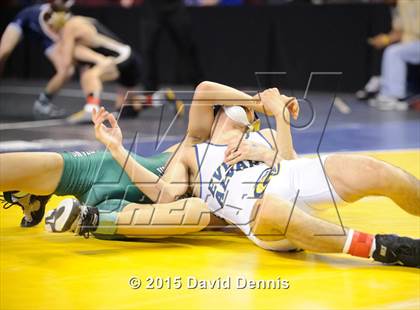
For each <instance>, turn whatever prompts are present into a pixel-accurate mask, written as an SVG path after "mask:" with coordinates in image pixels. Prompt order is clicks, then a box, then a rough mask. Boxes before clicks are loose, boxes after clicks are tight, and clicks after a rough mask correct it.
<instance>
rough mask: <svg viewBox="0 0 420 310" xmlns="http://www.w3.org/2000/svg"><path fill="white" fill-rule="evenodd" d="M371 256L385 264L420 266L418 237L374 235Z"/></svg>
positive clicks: (419, 242) (419, 240)
mask: <svg viewBox="0 0 420 310" xmlns="http://www.w3.org/2000/svg"><path fill="white" fill-rule="evenodd" d="M375 242H376V248H375V251H374V252H373V254H372V258H373V259H374V260H376V261H378V262H381V263H385V264H395V265H402V266H408V267H417V268H419V267H420V239H412V238H408V237H399V236H397V235H376V236H375Z"/></svg>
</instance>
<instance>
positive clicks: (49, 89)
mask: <svg viewBox="0 0 420 310" xmlns="http://www.w3.org/2000/svg"><path fill="white" fill-rule="evenodd" d="M46 56H47V58H48V59H49V60H50V62H51V63H52V64H53V66H54V69H55V74H54V76H53V77H52V78H51V79H50V80H49V81H48V83H47V86H46V87H45V90H44V93H45V94H46V95H48V96H52V95H54V94H56V93H57V92H58V91H59V90H60V89H61V87H63V85H64V83H65V82H67V81H68V80H69V79H70V78H71V76H72V75H73V74H74V67H73V66H72V67H70V69H68V70H63V69H62V66H60V56H61V53H60V47H59V43H58V44H55V45H53V46H51V47H50V48H49V49H48V50H47V52H46Z"/></svg>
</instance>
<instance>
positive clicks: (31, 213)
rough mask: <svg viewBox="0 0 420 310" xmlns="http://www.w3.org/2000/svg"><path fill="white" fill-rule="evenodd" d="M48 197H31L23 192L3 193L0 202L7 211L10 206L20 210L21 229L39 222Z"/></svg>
mask: <svg viewBox="0 0 420 310" xmlns="http://www.w3.org/2000/svg"><path fill="white" fill-rule="evenodd" d="M50 197H51V195H48V196H37V195H31V194H28V193H24V192H18V191H14V192H4V193H3V195H2V196H0V201H1V202H3V203H4V204H3V208H4V209H9V208H10V207H12V206H19V207H21V208H22V211H23V214H24V217H23V218H22V220H21V222H20V226H21V227H32V226H35V225H37V224H38V223H39V222H41V220H42V218H43V217H44V213H45V205H46V204H47V202H48V200H49V199H50Z"/></svg>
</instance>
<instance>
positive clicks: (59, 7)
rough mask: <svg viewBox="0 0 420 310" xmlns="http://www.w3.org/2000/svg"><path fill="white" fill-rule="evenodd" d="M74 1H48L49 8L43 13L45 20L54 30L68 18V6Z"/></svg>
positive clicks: (61, 26)
mask: <svg viewBox="0 0 420 310" xmlns="http://www.w3.org/2000/svg"><path fill="white" fill-rule="evenodd" d="M73 2H74V1H64V0H55V1H52V2H51V3H50V10H49V12H48V13H47V14H45V21H46V22H47V24H48V26H49V27H51V28H52V29H53V30H54V31H59V30H60V29H61V28H63V27H64V25H65V24H66V22H67V21H68V20H69V19H70V17H71V13H70V7H71V6H72V4H73Z"/></svg>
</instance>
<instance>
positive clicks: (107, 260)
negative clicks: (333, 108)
mask: <svg viewBox="0 0 420 310" xmlns="http://www.w3.org/2000/svg"><path fill="white" fill-rule="evenodd" d="M372 155H374V156H375V157H377V158H380V159H384V160H386V161H388V162H391V163H393V164H395V165H398V166H400V167H402V168H404V169H406V170H407V171H410V172H411V173H413V174H414V175H416V176H417V177H418V178H419V177H420V151H399V152H397V151H395V152H385V153H374V154H372ZM58 201H59V198H55V199H53V201H52V202H51V203H50V205H49V208H51V207H54V205H55V204H56V203H57V202H58ZM340 214H341V217H342V220H343V223H344V225H345V226H351V227H353V228H356V229H359V230H364V231H367V232H371V233H397V234H400V235H408V236H411V237H416V238H420V218H416V217H414V216H411V215H409V214H406V213H404V212H403V211H402V210H400V209H399V208H398V207H397V206H396V205H394V204H393V203H392V202H391V201H390V200H388V199H383V198H369V199H364V200H362V201H360V202H357V203H355V204H352V205H348V206H346V207H344V208H342V209H340ZM21 217H22V213H21V211H20V209H19V208H16V207H14V208H11V209H9V210H3V209H2V210H1V214H0V221H1V237H0V240H1V248H0V255H1V256H0V267H1V269H0V294H1V295H0V308H1V309H143V308H145V309H150V308H158V309H162V308H178V309H189V308H207V309H214V308H223V309H251V308H267V309H281V308H285V309H316V308H318V309H350V308H352V309H354V308H356V309H419V308H420V270H419V269H411V268H404V267H395V266H384V265H381V264H379V263H374V262H372V261H371V260H365V259H359V258H354V257H350V256H347V255H343V254H337V255H321V254H315V253H310V252H300V253H274V252H269V251H265V250H262V249H260V248H258V247H256V246H254V245H253V244H252V243H251V242H250V241H248V240H247V238H246V237H242V236H237V235H234V234H226V233H222V232H220V233H213V234H212V235H206V234H199V235H196V236H184V237H177V238H169V239H163V240H157V241H144V242H138V241H136V242H124V241H105V240H98V239H95V238H90V239H84V238H82V237H76V236H73V235H72V234H70V233H64V234H51V233H47V232H45V231H44V228H43V225H39V227H35V228H30V229H22V228H20V227H19V222H20V218H21ZM326 217H329V218H330V219H331V220H334V221H336V215H335V210H328V211H326ZM133 276H134V277H137V278H138V279H139V280H141V287H140V288H138V289H133V288H130V286H129V279H130V278H131V277H133ZM218 278H220V281H219V282H217V281H216V284H217V283H220V284H221V286H224V285H225V286H227V285H228V284H229V280H230V287H231V288H230V289H224V288H223V287H220V288H218V287H219V286H217V285H216V288H213V289H212V288H210V287H207V289H204V288H200V287H198V288H194V286H195V285H196V284H197V283H196V281H198V280H207V283H208V284H209V280H212V281H214V280H217V279H218ZM279 278H280V280H278V281H277V279H279ZM261 279H267V280H269V279H271V280H274V281H272V282H274V284H276V285H275V287H280V288H273V286H274V285H273V283H271V286H272V287H271V288H266V289H263V288H259V289H258V288H251V287H252V282H251V281H257V280H261ZM152 280H153V284H152V285H151V282H152ZM282 280H283V287H282V285H281V281H282ZM245 281H246V282H247V285H248V286H247V288H242V287H243V286H244V285H245ZM200 283H202V282H200ZM279 283H280V285H279ZM285 283H288V286H289V288H287V289H286V288H284V286H286V285H284V284H285ZM138 284H139V282H138V281H137V279H134V280H132V281H131V285H134V286H136V285H138ZM180 284H181V285H182V287H181V288H178V286H179V285H180ZM210 285H211V284H209V285H208V286H210ZM266 285H268V284H267V283H266ZM147 286H149V287H152V288H148V287H147Z"/></svg>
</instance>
